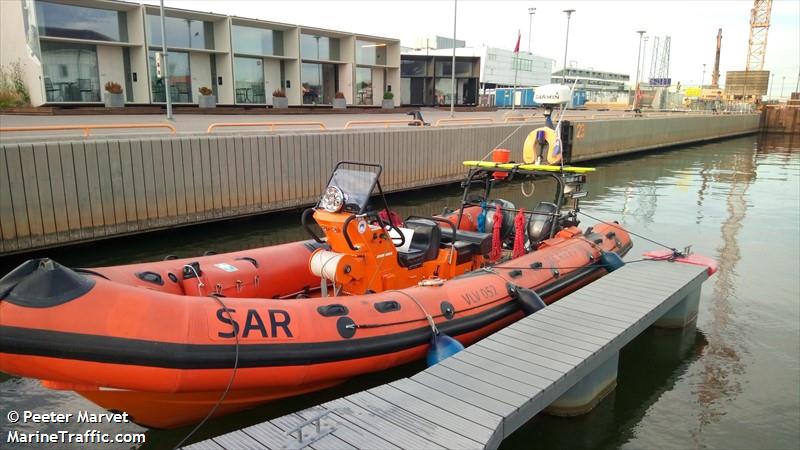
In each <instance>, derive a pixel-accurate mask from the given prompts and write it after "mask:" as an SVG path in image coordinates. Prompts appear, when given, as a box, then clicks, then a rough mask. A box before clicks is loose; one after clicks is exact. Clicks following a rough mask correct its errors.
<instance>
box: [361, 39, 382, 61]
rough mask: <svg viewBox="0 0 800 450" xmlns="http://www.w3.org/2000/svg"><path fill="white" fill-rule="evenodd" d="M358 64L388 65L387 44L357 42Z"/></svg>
mask: <svg viewBox="0 0 800 450" xmlns="http://www.w3.org/2000/svg"><path fill="white" fill-rule="evenodd" d="M356 63H357V64H372V65H380V66H385V65H386V44H380V43H377V42H370V41H356Z"/></svg>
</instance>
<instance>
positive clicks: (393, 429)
mask: <svg viewBox="0 0 800 450" xmlns="http://www.w3.org/2000/svg"><path fill="white" fill-rule="evenodd" d="M707 278H708V274H707V271H706V268H705V267H700V266H693V265H688V264H679V263H670V262H666V261H646V262H639V263H635V264H629V265H626V266H625V267H623V268H621V269H619V270H617V271H615V272H613V273H611V274H609V275H607V276H605V277H603V278H601V279H600V280H598V281H595V282H594V283H592V284H590V285H589V286H586V287H584V288H582V289H580V290H578V291H576V292H574V293H572V294H570V295H568V296H567V297H564V298H563V299H561V300H559V301H558V302H557V303H555V304H553V305H550V306H548V307H547V308H545V309H543V310H541V311H539V312H537V313H535V314H533V315H531V316H528V317H526V318H524V319H522V320H520V321H518V322H516V323H514V324H512V325H510V326H508V327H506V328H504V329H503V330H500V331H499V332H497V333H495V334H493V335H491V336H488V337H487V338H485V339H483V340H481V341H479V342H478V343H476V344H474V345H472V346H470V347H468V348H467V349H465V350H464V351H462V352H460V353H458V354H457V355H455V356H452V357H450V358H448V359H446V360H444V361H442V362H441V363H439V364H437V365H435V366H433V367H430V368H428V369H426V370H424V371H422V372H420V373H418V374H416V375H414V376H412V377H410V378H403V379H400V380H397V381H394V382H391V383H388V384H385V385H382V386H378V387H374V388H372V389H369V390H366V391H363V392H358V393H355V394H352V395H349V396H347V397H344V398H339V399H336V400H333V401H330V402H327V403H324V404H321V405H318V406H314V407H312V408H308V409H305V410H302V411H298V412H296V413H293V414H289V415H286V416H283V417H279V418H276V419H272V420H269V421H266V422H263V423H260V424H256V425H253V426H250V427H247V428H243V429H241V430H237V431H233V432H230V433H227V434H223V435H221V436H217V437H214V438H212V439H208V440H205V441H201V442H197V443H195V444H192V445H190V446H187V447H184V448H185V449H209V448H214V449H219V448H226V449H234V448H235V449H250V448H252V449H257V448H273V449H279V448H304V447H308V448H311V449H319V450H322V449H346V448H414V449H427V448H496V447H498V446H499V445H500V443H501V442H502V440H503V439H504V438H505V437H507V436H509V435H510V434H511V433H513V432H514V431H515V430H516V429H517V428H519V427H520V426H522V425H523V424H525V423H526V422H527V421H529V420H530V419H531V418H533V417H534V416H535V415H536V414H538V413H539V412H540V411H542V410H543V409H545V408H546V407H547V406H549V405H550V404H551V403H553V402H554V401H555V400H557V399H558V398H559V397H561V396H562V395H563V394H565V393H566V392H567V391H568V390H569V389H570V388H572V387H573V386H574V385H575V384H576V383H578V382H579V381H581V380H582V379H584V378H585V377H587V376H588V375H590V374H591V373H592V372H593V371H595V370H597V369H598V368H600V367H601V366H602V365H603V364H604V363H606V362H607V361H609V360H610V358H614V357H615V356H616V355H617V354H618V352H619V351H620V349H622V348H623V347H624V346H625V345H626V344H628V343H629V342H630V341H631V340H633V339H634V338H635V337H636V336H638V335H639V334H640V333H641V332H643V331H644V330H645V329H647V328H648V327H649V326H651V325H653V324H654V323H655V322H656V321H657V320H658V319H659V318H661V317H662V316H664V314H665V313H667V312H668V311H670V310H671V309H673V308H674V307H676V305H678V304H679V303H680V302H681V301H683V300H684V299H686V298H688V297H689V296H690V295H693V294H697V293H699V290H700V286H701V284H702V283H703V281H705V280H706V279H707ZM300 432H302V436H299V435H298V434H299V433H300Z"/></svg>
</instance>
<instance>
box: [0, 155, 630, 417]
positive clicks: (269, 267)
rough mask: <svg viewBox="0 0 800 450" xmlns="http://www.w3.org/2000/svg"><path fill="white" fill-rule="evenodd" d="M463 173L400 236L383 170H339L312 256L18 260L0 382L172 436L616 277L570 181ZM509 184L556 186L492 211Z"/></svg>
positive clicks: (279, 250)
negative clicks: (79, 265) (457, 201)
mask: <svg viewBox="0 0 800 450" xmlns="http://www.w3.org/2000/svg"><path fill="white" fill-rule="evenodd" d="M472 166H473V168H472V169H471V170H470V172H469V176H468V177H467V180H466V181H465V183H464V186H465V191H464V198H463V203H462V205H461V207H460V208H458V209H457V210H456V211H452V212H449V213H446V214H443V215H441V216H435V217H428V218H421V217H411V218H408V219H406V220H405V221H404V223H402V224H401V223H399V222H400V220H399V218H397V217H396V215H395V214H394V213H391V212H390V210H389V208H388V205H387V204H386V202H385V197H384V196H383V193H382V191H381V187H380V182H379V177H380V173H381V171H382V168H381V167H380V166H378V165H374V164H366V163H354V162H342V163H339V164H338V165H337V166H336V168H335V169H334V171H333V173H332V175H331V178H330V180H329V183H328V187H327V188H326V190H325V192H324V193H323V195H322V196H321V198H320V201H319V203H318V204H317V205H316V206H315V207H314V208H310V209H309V210H307V211H306V212H305V213H304V214H303V225H304V226H305V227H306V229H307V230H308V232H309V234H310V236H311V238H312V239H310V240H308V241H302V242H292V243H288V244H282V245H275V246H270V247H265V248H260V249H252V250H245V251H240V252H234V253H227V254H220V255H210V256H203V257H196V258H187V259H173V260H166V261H160V262H153V263H142V264H132V265H125V266H115V267H101V268H92V269H69V268H66V267H63V266H61V265H59V264H58V263H56V262H54V261H51V260H48V259H41V260H31V261H28V262H26V263H24V264H22V265H21V266H20V267H18V268H17V269H15V270H14V271H12V272H11V273H9V274H8V275H7V276H5V277H4V278H2V279H0V299H1V300H0V370H2V371H3V372H7V373H10V374H13V375H17V376H24V377H31V378H36V379H39V380H41V382H42V384H43V385H44V386H46V387H48V388H52V389H67V390H73V391H75V392H77V393H78V394H80V395H82V396H84V397H86V398H87V399H89V400H91V401H93V402H94V403H96V404H98V405H100V406H102V407H103V408H106V409H109V410H117V411H125V412H127V413H128V414H129V415H130V416H131V418H132V419H133V420H134V421H135V422H137V423H139V424H141V425H145V426H148V427H154V428H171V427H176V426H181V425H186V424H190V423H194V422H198V421H199V420H201V419H202V418H203V417H205V416H206V414H208V412H209V411H210V410H211V409H212V408H213V407H214V405H216V404H217V403H218V402H220V400H221V403H220V404H219V408H218V410H217V411H216V413H215V415H222V414H227V413H231V412H234V411H238V410H242V409H245V408H250V407H253V406H256V405H258V404H261V403H264V402H267V401H270V400H275V399H279V398H284V397H289V396H294V395H298V394H302V393H306V392H310V391H314V390H319V389H323V388H326V387H329V386H332V385H335V384H337V383H341V382H343V381H344V380H347V379H348V378H351V377H354V376H357V375H360V374H364V373H369V372H375V371H380V370H384V369H387V368H390V367H394V366H397V365H401V364H405V363H409V362H412V361H415V360H419V359H421V358H424V357H425V355H426V352H428V351H429V349H430V348H432V347H433V346H434V344H433V343H432V342H435V341H436V339H437V338H438V336H440V335H441V336H445V335H447V336H451V337H452V338H455V339H457V340H458V341H459V342H461V343H462V344H464V345H468V344H470V343H472V342H475V341H476V340H478V339H480V338H482V337H484V336H486V335H488V334H490V333H492V332H494V331H497V330H499V329H501V328H503V327H505V326H506V325H508V324H510V323H512V322H514V321H516V320H518V319H520V318H521V317H523V316H524V315H525V314H531V313H534V312H535V311H537V310H538V309H540V308H541V307H544V306H545V304H549V303H552V302H554V301H556V300H557V299H559V298H561V297H563V296H564V295H566V294H568V293H569V292H572V291H574V290H576V289H578V288H580V287H581V286H584V285H586V284H587V283H590V282H591V281H593V280H595V279H597V278H599V277H601V276H603V275H605V274H606V273H608V272H609V271H611V270H613V269H615V268H616V267H619V265H621V264H622V263H621V260H620V259H619V256H622V255H624V254H625V253H626V252H627V251H628V250H629V249H630V247H631V240H630V237H629V236H628V233H626V232H625V231H624V230H623V229H622V228H621V227H620V226H618V225H615V224H606V223H601V224H598V225H596V226H594V227H593V228H591V229H587V230H586V231H582V230H580V229H579V228H578V220H577V218H576V211H577V210H578V199H579V198H580V197H582V196H583V195H585V192H582V191H581V190H580V187H581V186H582V184H583V182H584V181H585V178H584V176H583V175H581V174H577V173H574V172H570V171H569V168H564V170H559V171H557V172H554V171H552V170H543V169H542V168H541V167H539V166H529V167H526V166H525V165H514V164H499V163H497V164H495V163H487V164H477V163H476V164H473V165H472ZM509 166H513V168H512V167H509ZM520 178H530V179H534V180H536V179H543V178H545V179H546V178H550V179H552V180H553V181H555V184H556V196H555V199H554V201H553V202H540V203H539V204H538V205H536V206H535V207H534V208H531V209H530V210H527V209H525V210H523V209H518V208H516V206H514V205H512V204H511V203H510V202H507V201H504V200H490V193H491V187H492V186H493V185H494V184H495V183H500V182H503V183H505V182H508V181H510V180H512V179H520ZM475 186H478V187H479V188H481V189H479V190H480V193H479V195H477V196H476V195H472V194H473V192H472V191H474V190H475V189H474V187H475ZM370 200H372V201H373V202H375V201H383V205H382V207H381V208H377V209H376V208H373V207H372V206H371V204H370ZM569 202H572V209H570V210H569V211H566V212H565V211H562V206H563V205H565V204H567V203H569ZM312 216H313V219H314V222H316V226H317V227H318V228H317V227H314V226H312V225H313V224H312V223H311V218H312ZM320 229H321V231H322V233H319V232H318V231H316V230H320ZM429 358H430V354H429ZM434 362H435V361H434Z"/></svg>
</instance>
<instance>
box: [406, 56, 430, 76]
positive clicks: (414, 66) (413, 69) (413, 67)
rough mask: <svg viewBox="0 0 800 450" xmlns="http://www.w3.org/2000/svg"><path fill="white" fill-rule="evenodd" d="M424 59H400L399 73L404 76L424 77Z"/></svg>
mask: <svg viewBox="0 0 800 450" xmlns="http://www.w3.org/2000/svg"><path fill="white" fill-rule="evenodd" d="M425 72H426V71H425V61H421V60H415V59H406V60H401V61H400V75H401V76H404V77H424V76H425Z"/></svg>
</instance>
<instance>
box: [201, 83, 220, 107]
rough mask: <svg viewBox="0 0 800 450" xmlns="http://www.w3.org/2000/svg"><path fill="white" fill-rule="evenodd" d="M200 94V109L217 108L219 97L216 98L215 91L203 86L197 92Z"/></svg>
mask: <svg viewBox="0 0 800 450" xmlns="http://www.w3.org/2000/svg"><path fill="white" fill-rule="evenodd" d="M197 92H199V93H200V98H198V99H197V106H199V107H200V108H216V107H217V97H216V96H214V91H212V90H211V89H209V88H207V87H205V86H203V87H201V88H200V89H198V90H197Z"/></svg>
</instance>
